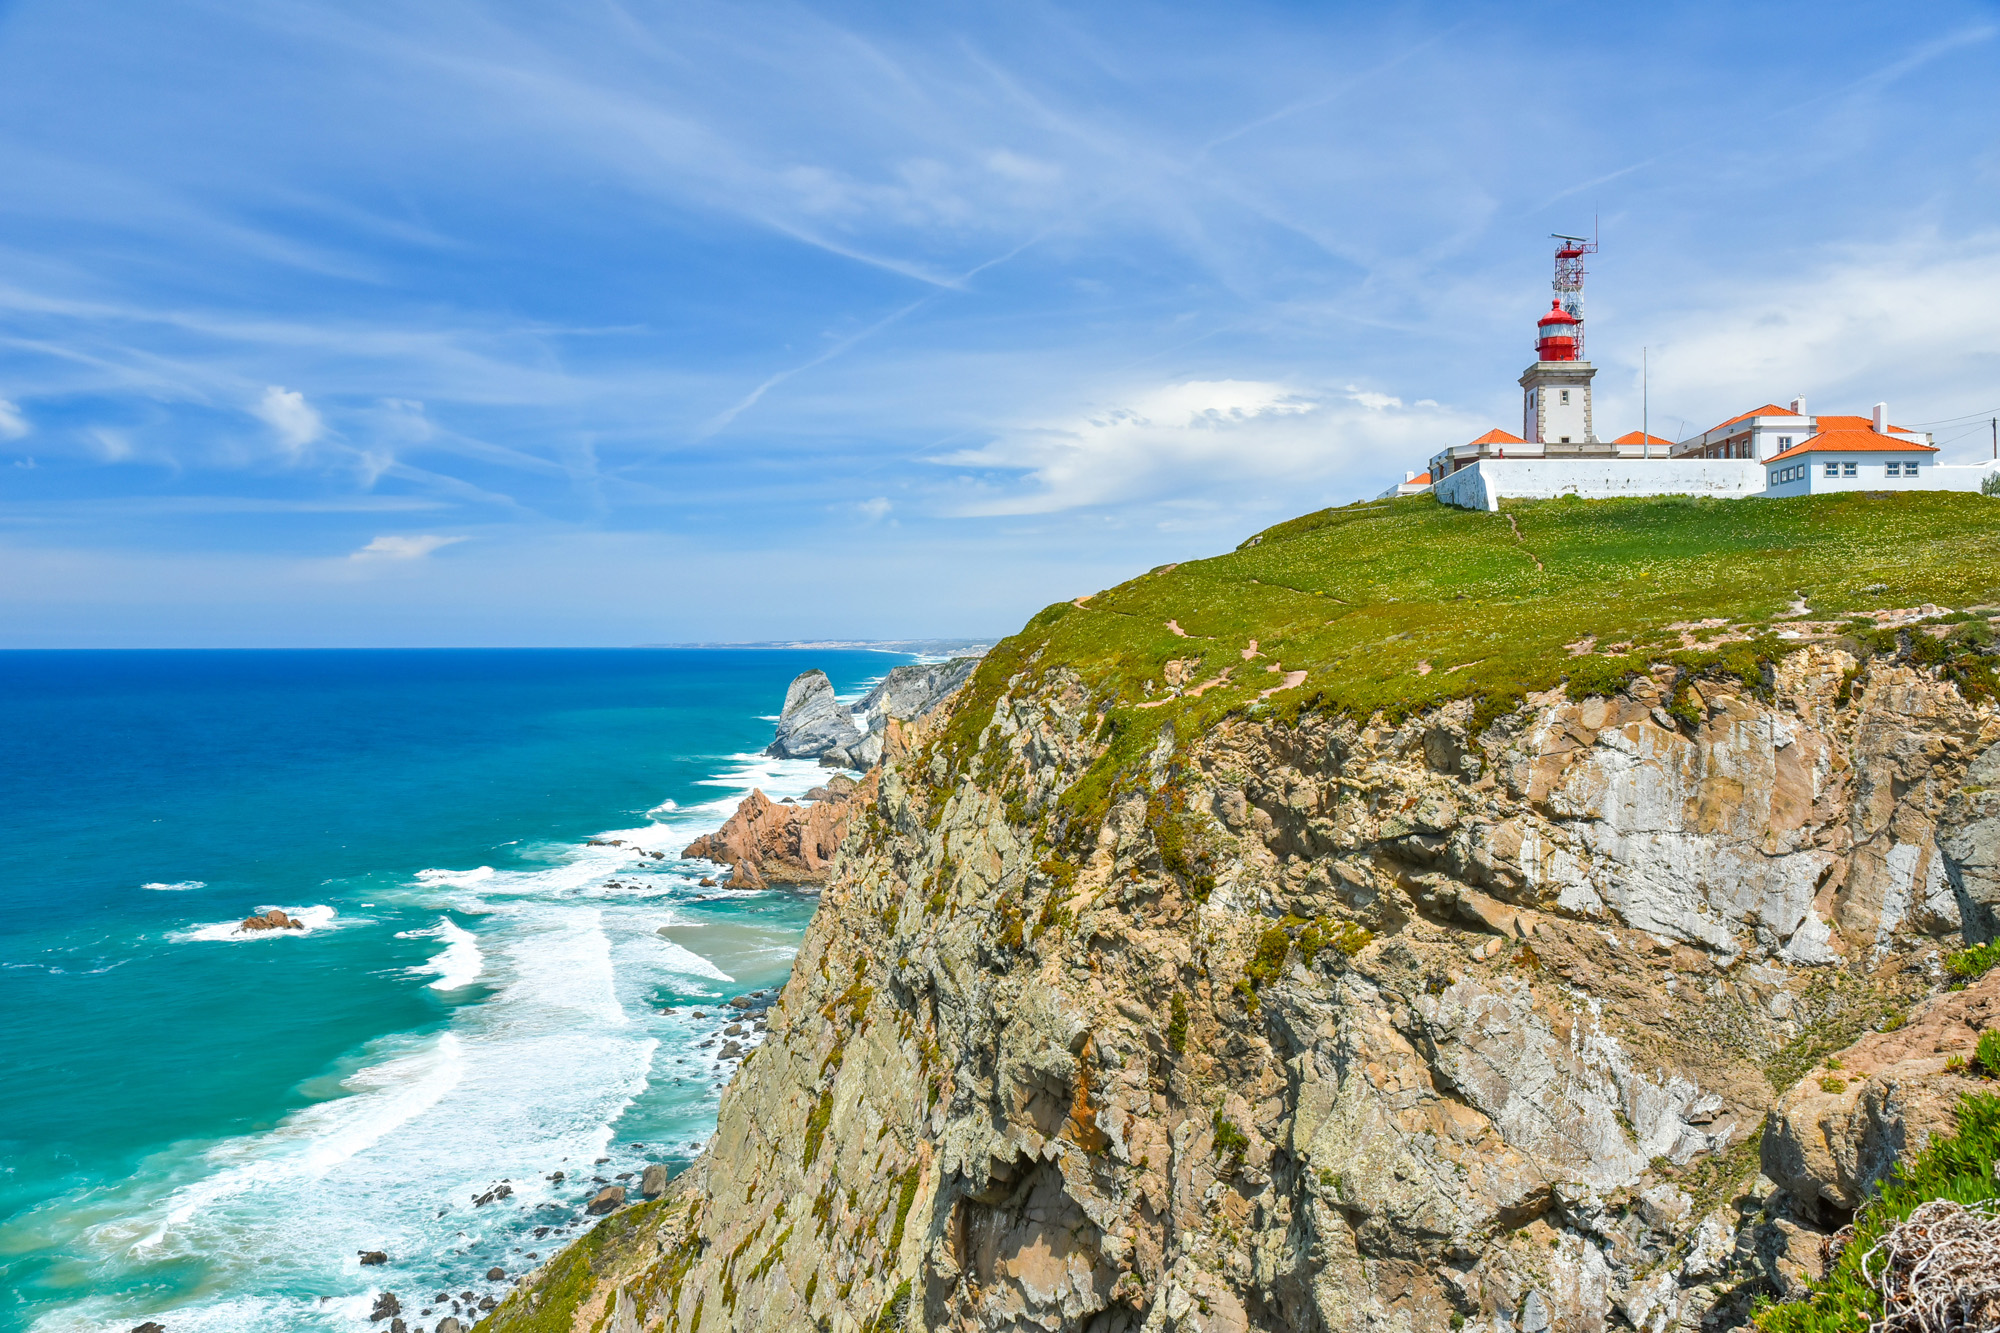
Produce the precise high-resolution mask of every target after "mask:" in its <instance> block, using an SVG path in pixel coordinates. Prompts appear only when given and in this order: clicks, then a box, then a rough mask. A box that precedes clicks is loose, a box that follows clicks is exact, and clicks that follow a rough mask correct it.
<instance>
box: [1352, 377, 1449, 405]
mask: <svg viewBox="0 0 2000 1333" xmlns="http://www.w3.org/2000/svg"><path fill="white" fill-rule="evenodd" d="M1347 399H1348V401H1349V402H1353V403H1359V404H1361V405H1362V406H1363V407H1365V408H1368V409H1370V410H1371V411H1375V412H1380V411H1382V410H1383V409H1384V408H1390V407H1401V406H1402V405H1403V400H1402V399H1400V398H1392V397H1390V396H1389V395H1388V394H1386V393H1375V392H1372V391H1371V390H1368V389H1358V388H1356V387H1355V386H1354V385H1352V384H1350V385H1348V386H1347ZM1426 401H1428V400H1426ZM1431 406H1433V407H1435V406H1437V404H1435V403H1432V404H1431Z"/></svg>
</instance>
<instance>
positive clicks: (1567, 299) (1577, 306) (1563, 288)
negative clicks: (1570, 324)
mask: <svg viewBox="0 0 2000 1333" xmlns="http://www.w3.org/2000/svg"><path fill="white" fill-rule="evenodd" d="M1550 239H1552V240H1554V241H1556V242H1558V244H1557V246H1556V280H1555V283H1554V284H1553V285H1554V287H1555V293H1556V303H1557V304H1558V305H1560V306H1561V307H1562V308H1563V310H1564V312H1565V313H1567V314H1568V315H1569V317H1570V318H1571V319H1574V320H1576V321H1578V324H1577V330H1576V359H1577V360H1579V361H1588V360H1589V359H1590V358H1589V357H1588V356H1587V355H1586V354H1585V353H1584V350H1583V325H1582V320H1583V257H1584V256H1585V255H1594V254H1596V253H1597V238H1596V237H1594V236H1590V237H1585V236H1565V235H1563V234H1562V233H1561V232H1551V233H1550Z"/></svg>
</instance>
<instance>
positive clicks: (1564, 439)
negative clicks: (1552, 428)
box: [1562, 435, 1569, 444]
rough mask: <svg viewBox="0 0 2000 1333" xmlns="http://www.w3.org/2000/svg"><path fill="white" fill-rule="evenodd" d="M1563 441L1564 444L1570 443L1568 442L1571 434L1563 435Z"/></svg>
mask: <svg viewBox="0 0 2000 1333" xmlns="http://www.w3.org/2000/svg"><path fill="white" fill-rule="evenodd" d="M1562 443H1564V444H1568V443H1569V436H1567V435H1565V436H1563V437H1562Z"/></svg>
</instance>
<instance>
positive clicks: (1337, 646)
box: [938, 491, 2000, 824]
mask: <svg viewBox="0 0 2000 1333" xmlns="http://www.w3.org/2000/svg"><path fill="white" fill-rule="evenodd" d="M1996 517H2000V515H1996V513H1995V511H1994V508H1993V504H1992V501H1991V500H1989V499H1987V498H1985V497H1983V496H1977V495H1969V494H1953V493H1948V492H1936V491H1928V492H1903V493H1889V492H1880V493H1873V492H1849V493H1846V494H1838V495H1825V496H1812V497H1802V498H1799V499H1788V500H1695V499H1688V498H1682V497H1666V498H1658V499H1645V500H1604V501H1588V502H1586V501H1577V500H1568V501H1564V500H1551V501H1536V502H1522V503H1517V504H1511V505H1509V506H1508V508H1507V510H1506V512H1504V513H1499V514H1485V513H1473V512H1467V511H1463V510H1457V509H1452V508H1449V507H1446V506H1443V505H1440V504H1438V503H1437V502H1436V501H1434V500H1432V499H1430V498H1429V497H1427V496H1419V497H1411V498H1408V499H1401V500H1391V501H1379V502H1375V503H1371V504H1362V505H1350V506H1348V507H1346V508H1343V509H1329V510H1324V511H1321V512H1320V513H1316V514H1309V515H1307V516H1305V517H1303V518H1299V519H1294V520H1292V521H1291V522H1289V523H1284V524H1280V525H1279V526H1277V527H1274V528H1271V529H1269V530H1267V531H1265V532H1263V533H1260V534H1258V535H1257V536H1255V537H1252V538H1251V539H1250V540H1249V541H1247V542H1245V543H1244V544H1243V545H1242V546H1240V547H1238V548H1237V549H1236V550H1235V551H1233V552H1230V553H1229V554H1226V555H1222V556H1217V557H1215V558H1212V559H1208V560H1195V561H1188V562H1186V563H1183V564H1179V565H1169V566H1164V567H1162V568H1160V569H1157V570H1154V571H1152V572H1150V573H1148V574H1144V575H1141V576H1140V577H1138V578H1136V579H1133V580H1131V581H1129V582H1127V583H1123V584H1120V585H1118V586H1117V587H1115V588H1111V589H1108V590H1106V591H1103V592H1099V593H1096V594H1094V595H1091V596H1088V597H1083V598H1079V599H1077V600H1076V601H1074V602H1059V603H1057V604H1056V605H1054V606H1051V607H1049V608H1047V609H1046V610H1044V611H1042V612H1041V613H1040V614H1039V615H1037V616H1036V617H1035V618H1034V619H1033V620H1032V621H1030V622H1029V623H1028V625H1027V626H1026V627H1025V628H1024V629H1023V630H1022V631H1021V633H1019V634H1017V635H1015V636H1014V637H1012V638H1010V639H1008V640H1005V641H1004V642H1003V643H1001V644H1000V645H999V646H998V647H997V648H996V649H995V650H994V651H993V652H992V653H991V654H989V655H988V656H987V658H986V660H985V662H984V664H983V665H982V666H981V667H980V669H979V671H978V673H977V674H976V675H975V676H974V678H973V682H972V685H971V688H970V690H969V691H968V695H967V699H966V702H965V704H964V706H961V707H960V708H958V709H957V710H955V712H954V716H953V718H952V720H951V722H950V724H949V725H948V727H947V728H946V729H945V731H944V733H943V734H942V736H941V737H940V739H939V742H938V747H939V748H938V753H939V754H940V755H941V756H942V757H943V758H944V759H945V761H946V769H947V770H948V771H949V772H951V773H958V774H963V773H966V772H969V771H970V767H969V765H970V764H971V762H972V760H973V759H974V758H975V752H976V750H977V747H978V745H979V742H980V737H981V734H982V732H983V731H984V730H985V727H986V723H987V722H988V720H989V719H990V717H991V713H992V704H993V702H994V701H996V700H997V699H998V698H999V696H1000V694H1001V693H1002V692H1003V691H1004V690H1005V689H1006V688H1007V687H1008V682H1009V681H1010V680H1013V679H1015V678H1016V677H1019V676H1021V675H1022V674H1023V673H1026V674H1027V676H1028V677H1029V678H1030V679H1031V680H1032V679H1033V678H1034V677H1036V676H1040V675H1045V674H1047V673H1049V672H1051V671H1055V670H1058V669H1061V670H1065V671H1069V672H1073V673H1074V674H1075V675H1076V677H1077V678H1078V679H1079V680H1080V681H1081V682H1082V683H1083V686H1084V687H1085V689H1086V690H1088V691H1089V692H1090V693H1091V695H1092V696H1093V698H1094V701H1095V703H1096V706H1097V707H1098V709H1099V711H1100V712H1101V714H1102V716H1103V719H1104V720H1103V724H1102V727H1101V729H1100V733H1099V734H1100V736H1102V737H1103V738H1105V739H1106V740H1108V742H1109V745H1108V748H1107V750H1106V752H1105V754H1104V755H1103V757H1102V758H1101V759H1100V760H1099V761H1098V763H1097V765H1096V766H1095V767H1094V768H1093V769H1092V770H1091V771H1090V772H1089V773H1086V774H1085V775H1084V776H1083V777H1082V778H1081V779H1079V780H1078V781H1077V782H1075V783H1074V784H1072V785H1071V787H1070V788H1069V789H1068V791H1067V792H1065V793H1064V796H1063V798H1062V803H1063V806H1064V808H1065V810H1066V811H1067V812H1068V814H1069V815H1071V816H1085V818H1084V819H1080V820H1079V819H1074V818H1072V819H1071V820H1070V821H1069V822H1071V823H1072V824H1083V823H1088V822H1089V820H1088V816H1090V815H1092V814H1094V813H1097V812H1100V811H1101V810H1102V809H1103V808H1104V807H1105V805H1106V804H1107V803H1108V802H1109V800H1110V798H1111V795H1112V793H1113V791H1114V789H1115V788H1116V787H1117V785H1118V784H1119V783H1120V781H1121V780H1123V779H1124V778H1125V777H1126V775H1127V774H1129V773H1130V772H1131V771H1132V770H1133V769H1134V768H1136V767H1137V765H1138V764H1139V762H1140V761H1141V760H1142V759H1143V758H1144V757H1145V756H1146V755H1148V754H1149V753H1151V752H1152V751H1153V750H1154V747H1155V746H1156V745H1157V744H1158V743H1159V741H1160V738H1161V736H1162V733H1163V732H1168V731H1170V732H1171V734H1172V735H1173V736H1175V737H1181V738H1185V737H1192V736H1195V735H1198V734H1201V733H1202V732H1204V731H1206V730H1207V729H1209V728H1210V727H1212V726H1214V725H1215V724H1216V723H1217V722H1218V721H1220V720H1221V719H1223V718H1224V717H1227V716H1229V715H1230V714H1232V713H1235V714H1249V715H1251V716H1265V715H1271V716H1277V717H1281V718H1282V717H1287V716H1297V715H1298V714H1299V713H1300V712H1301V711H1303V710H1316V711H1320V712H1325V713H1334V714H1342V715H1348V716H1355V717H1365V716H1368V715H1371V714H1374V713H1376V712H1381V713H1383V714H1385V715H1387V716H1389V717H1390V718H1392V719H1393V718H1396V717H1399V716H1403V715H1406V714H1408V713H1410V712H1412V711H1415V710H1420V709H1425V708H1429V707H1432V706H1435V705H1439V704H1443V703H1446V702H1448V701H1451V700H1454V699H1464V698H1472V699H1476V700H1478V701H1479V702H1478V704H1477V705H1476V706H1475V707H1476V710H1477V711H1476V714H1475V726H1476V727H1477V726H1483V725H1485V724H1488V723H1490V722H1492V721H1494V720H1496V719H1498V718H1499V717H1501V716H1504V715H1505V714H1506V713H1507V712H1509V711H1511V710H1512V709H1513V708H1514V707H1516V706H1518V705H1519V703H1520V702H1521V700H1522V699H1523V697H1524V695H1525V694H1526V693H1527V692H1529V691H1531V690H1537V689H1545V688H1548V687H1550V686H1553V685H1556V684H1558V683H1560V682H1562V681H1564V680H1568V681H1570V682H1571V684H1572V686H1573V688H1574V689H1575V691H1576V692H1577V693H1579V694H1585V693H1603V692H1607V691H1610V690H1615V689H1617V688H1619V687H1620V686H1622V685H1623V683H1624V682H1625V681H1626V680H1627V679H1628V678H1629V677H1630V676H1631V675H1632V674H1633V673H1635V672H1638V671H1643V670H1647V669H1650V668H1651V667H1652V666H1654V665H1655V664H1656V663H1662V662H1672V663H1673V664H1674V665H1675V666H1676V667H1677V668H1678V669H1679V671H1680V673H1681V688H1680V689H1678V690H1677V691H1676V693H1675V696H1674V697H1673V698H1672V699H1671V700H1670V704H1671V707H1670V708H1669V711H1670V712H1675V711H1678V713H1680V714H1685V715H1686V717H1687V718H1688V719H1689V720H1692V719H1693V718H1695V717H1696V716H1697V712H1696V706H1695V704H1694V702H1693V698H1692V696H1691V695H1689V694H1687V692H1686V690H1685V684H1686V682H1687V681H1689V680H1693V679H1696V678H1698V677H1700V676H1703V675H1727V676H1733V677H1735V678H1736V679H1737V680H1738V681H1739V682H1741V683H1743V684H1744V685H1746V686H1748V687H1750V688H1763V687H1764V685H1765V682H1766V681H1767V680H1768V674H1767V672H1768V666H1769V663H1770V661H1771V659H1772V658H1773V657H1774V656H1776V655H1779V654H1782V652H1784V651H1785V650H1786V648H1787V646H1788V645H1787V644H1786V642H1785V641H1783V640H1780V639H1777V638H1775V637H1773V635H1772V629H1773V627H1774V626H1775V625H1777V624H1778V622H1780V621H1781V620H1783V619H1785V618H1786V617H1788V616H1792V615H1796V614H1797V611H1796V609H1795V602H1797V601H1798V600H1799V599H1803V600H1804V602H1805V605H1806V608H1807V609H1808V610H1809V613H1810V615H1811V617H1812V618H1813V619H1814V620H1818V621H1841V620H1843V619H1846V618H1850V617H1856V616H1860V615H1862V614H1864V613H1867V612H1870V611H1874V610H1879V609H1883V608H1890V607H1913V606H1919V605H1922V604H1924V603H1933V604H1936V605H1938V606H1942V607H1948V608H1956V609H1959V610H1961V611H1962V610H1963V608H1966V607H1969V606H1974V605H1985V604H1988V603H1992V602H1995V601H2000V523H1997V522H1996V521H1995V519H1996ZM1510 520H1511V521H1510ZM1517 529H1518V536H1517ZM1943 553H1948V556H1947V555H1945V554H1943ZM1955 619H1958V620H1960V621H1964V622H1966V623H1967V626H1968V627H1967V628H1966V629H1964V630H1963V632H1955V633H1954V634H1953V636H1952V638H1951V640H1950V641H1949V642H1945V641H1940V640H1936V639H1934V638H1933V637H1932V636H1930V635H1927V634H1915V635H1912V634H1909V633H1907V632H1905V633H1902V634H1897V633H1894V632H1891V633H1890V634H1888V635H1887V638H1886V641H1885V642H1881V643H1877V642H1873V641H1872V640H1871V641H1870V642H1867V643H1863V642H1862V641H1861V640H1860V639H1859V638H1856V639H1854V640H1852V642H1853V645H1854V647H1855V649H1856V651H1857V653H1859V654H1861V655H1863V656H1866V655H1867V654H1869V653H1893V654H1896V655H1898V656H1899V657H1901V658H1902V659H1904V660H1913V661H1917V662H1918V663H1919V664H1927V665H1937V666H1939V667H1940V668H1941V669H1944V670H1946V671H1948V672H1953V673H1962V674H1964V676H1965V683H1966V684H1967V686H1968V688H1970V689H1973V690H1974V691H1978V690H1981V689H1985V688H1989V687H1990V685H1991V680H1992V676H1991V671H1990V668H1989V667H1988V666H1987V665H1986V661H1987V659H1986V658H1984V657H1983V656H1982V655H1981V654H1980V652H1979V650H1980V649H1981V648H1982V647H1983V646H1984V644H1983V643H1982V642H1980V641H1979V636H1980V635H1981V633H1983V632H1984V631H1985V629H1986V627H1985V624H1984V622H1983V621H1974V620H1972V618H1970V617H1967V616H1964V615H1960V616H1957V617H1955ZM1704 621H1717V622H1721V623H1720V624H1709V625H1704V624H1702V623H1701V622H1704ZM1975 625H1976V626H1977V628H1972V627H1971V626H1975ZM1853 632H1854V633H1855V634H1856V635H1860V634H1863V633H1864V632H1865V633H1868V634H1871V635H1872V633H1873V622H1865V623H1864V622H1859V621H1857V622H1855V624H1854V625H1853ZM1932 658H1935V659H1936V661H1935V662H1931V661H1930V659H1932ZM1176 682H1178V683H1176ZM1158 813H1159V814H1161V815H1163V816H1171V815H1172V814H1173V813H1174V812H1173V811H1172V810H1170V809H1168V808H1166V807H1165V806H1162V808H1161V809H1160V811H1158Z"/></svg>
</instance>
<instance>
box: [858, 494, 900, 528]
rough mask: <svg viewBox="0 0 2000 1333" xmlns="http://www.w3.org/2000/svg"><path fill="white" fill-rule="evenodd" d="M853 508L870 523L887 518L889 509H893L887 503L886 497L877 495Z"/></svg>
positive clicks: (892, 506)
mask: <svg viewBox="0 0 2000 1333" xmlns="http://www.w3.org/2000/svg"><path fill="white" fill-rule="evenodd" d="M854 507H855V508H856V509H859V510H860V511H861V512H862V514H864V515H865V516H866V517H867V519H868V521H869V522H870V523H877V522H880V521H881V520H882V519H883V518H885V517H887V516H888V513H889V511H890V510H891V509H893V508H895V506H894V505H892V504H890V503H889V497H887V496H886V495H878V496H876V497H875V498H874V499H872V500H863V501H862V502H861V503H859V504H857V505H855V506H854Z"/></svg>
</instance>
